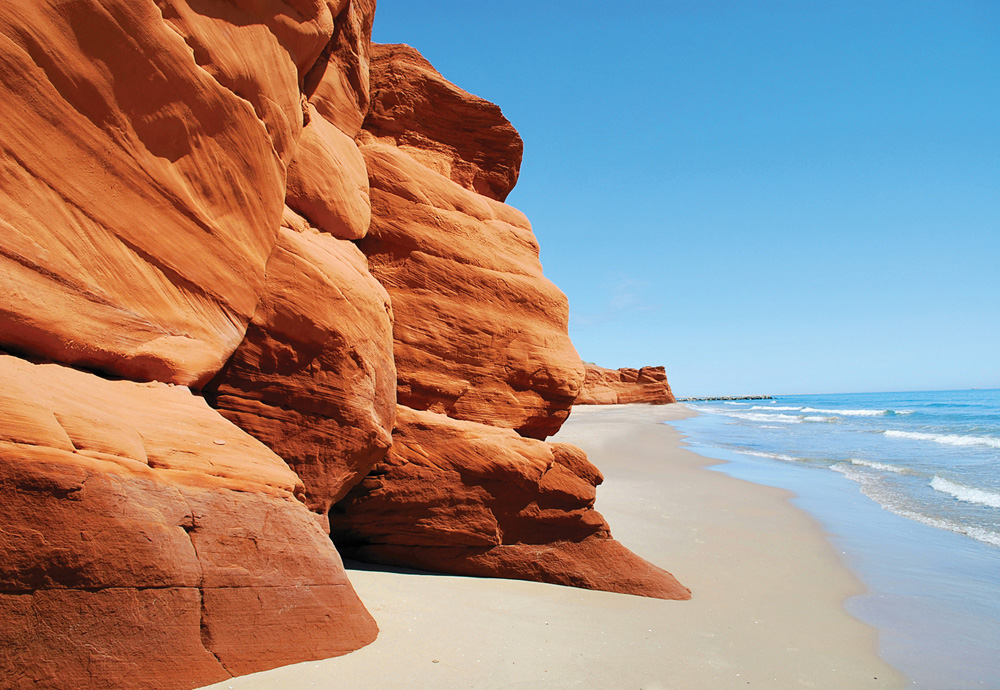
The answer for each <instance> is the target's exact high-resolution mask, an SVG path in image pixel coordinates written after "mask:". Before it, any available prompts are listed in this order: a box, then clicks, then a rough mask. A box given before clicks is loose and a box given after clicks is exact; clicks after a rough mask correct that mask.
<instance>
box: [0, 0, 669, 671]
mask: <svg viewBox="0 0 1000 690" xmlns="http://www.w3.org/2000/svg"><path fill="white" fill-rule="evenodd" d="M373 14H374V1H369V2H364V1H361V2H359V1H354V0H352V1H351V2H348V1H347V0H287V1H285V2H280V1H279V0H275V1H274V2H269V3H259V2H250V1H246V0H139V1H133V0H128V1H126V0H79V1H78V2H73V3H64V2H56V0H41V1H39V0H30V1H29V0H13V2H7V3H4V4H3V5H2V6H0V118H2V119H3V121H4V123H5V133H4V137H2V140H0V147H2V149H3V154H2V155H0V350H2V352H0V380H2V381H3V383H4V385H3V386H2V390H0V476H2V481H0V494H2V502H3V505H4V511H3V515H2V516H0V520H2V525H0V552H2V553H3V555H4V558H3V559H2V560H3V563H2V564H0V640H2V642H0V677H3V678H4V679H5V681H6V682H7V685H9V686H10V687H15V688H22V687H23V688H27V687H33V688H34V687H52V688H55V687H60V688H61V687H81V688H86V687H108V686H113V687H120V688H130V687H136V688H138V687H143V688H149V687H161V688H184V687H193V686H197V685H202V684H205V683H209V682H212V681H215V680H220V679H223V678H226V677H227V676H230V675H236V674H242V673H249V672H252V671H257V670H262V669H264V668H270V667H273V666H277V665H281V664H287V663H294V662H298V661H304V660H307V659H314V658H320V657H327V656H332V655H335V654H342V653H346V652H349V651H351V650H353V649H356V648H358V647H359V646H362V645H364V644H367V643H368V642H370V641H371V640H372V639H373V638H374V636H375V634H376V633H377V630H376V628H375V624H374V622H373V620H372V619H371V617H370V616H369V615H368V613H367V611H365V609H364V606H363V605H362V604H361V602H360V601H359V600H358V598H357V597H356V595H355V594H354V591H353V589H352V588H351V586H350V583H349V582H348V581H347V578H346V575H345V573H344V570H343V567H342V565H341V562H340V558H339V555H338V553H337V551H336V550H335V549H334V546H333V543H332V542H331V541H330V539H329V537H328V530H329V529H330V528H331V527H332V530H333V534H334V535H335V537H336V538H337V540H338V541H340V542H341V543H342V544H343V545H344V547H345V548H350V549H351V552H352V553H353V554H355V555H359V556H362V557H366V558H370V559H373V560H380V561H384V562H393V563H405V564H412V565H417V566H420V567H423V568H431V569H441V570H447V571H450V572H463V573H473V574H479V575H498V576H503V577H521V578H528V579H537V580H544V581H549V582H559V583H564V584H573V585H577V586H585V587H593V588H598V589H609V590H613V591H626V592H633V593H639V594H646V595H649V596H660V597H676V598H683V597H686V596H687V595H688V594H687V590H685V589H684V588H683V587H681V586H680V585H679V584H677V583H676V581H675V580H673V578H672V577H671V576H670V575H669V574H668V573H666V572H664V571H662V570H660V569H658V568H655V567H654V566H651V565H650V564H648V563H645V562H644V561H642V560H641V559H639V558H638V557H636V556H634V555H633V554H631V553H629V552H628V551H627V550H625V549H624V548H623V547H621V546H620V545H619V544H617V542H615V541H614V540H613V539H611V538H610V533H609V530H608V526H607V524H606V523H605V521H604V520H603V518H602V517H601V516H600V515H599V514H598V513H596V512H595V511H594V510H593V504H594V496H595V487H596V485H597V484H599V483H600V473H599V472H598V471H597V469H596V468H594V467H593V466H591V465H590V464H589V463H588V462H587V460H586V458H585V457H584V455H583V453H582V452H581V451H580V450H579V449H575V448H572V447H569V446H565V445H561V444H547V443H545V442H544V440H543V439H544V438H545V437H546V436H548V435H550V434H552V433H554V432H555V431H556V430H557V429H558V428H559V426H560V425H561V423H562V421H563V420H565V418H566V416H567V414H568V413H569V409H570V405H571V404H572V403H573V401H574V399H576V398H577V395H578V394H579V392H580V389H581V386H582V384H583V382H584V368H583V365H582V363H581V362H580V360H579V357H578V356H577V354H576V352H575V350H574V349H573V346H572V344H571V343H570V341H569V338H568V336H567V334H566V319H567V305H566V298H565V297H564V296H563V295H562V293H561V292H559V290H558V289H556V288H555V286H553V285H552V284H551V283H550V282H549V281H548V280H547V279H546V278H545V277H544V276H543V274H542V270H541V266H540V264H539V262H538V246H537V243H536V241H535V238H534V235H533V234H532V232H531V227H530V225H529V223H528V221H527V220H526V219H525V218H524V216H523V215H522V214H521V213H519V212H518V211H516V210H515V209H513V208H511V207H509V206H507V205H505V204H503V203H502V201H503V199H504V198H505V197H506V195H507V193H508V192H509V191H510V189H511V187H512V186H513V185H514V183H515V181H516V179H517V174H518V167H519V165H520V155H521V141H520V138H519V137H518V135H517V132H516V131H515V130H514V129H513V127H511V125H510V123H508V122H507V121H506V119H504V118H503V116H502V115H501V113H500V111H499V108H497V107H496V106H494V105H492V104H490V103H487V102H485V101H482V100H481V99H478V98H476V97H474V96H471V95H470V94H467V93H465V92H464V91H462V90H461V89H459V88H458V87H456V86H454V85H452V84H450V83H449V82H447V81H446V80H445V79H444V78H443V77H441V75H439V74H438V73H437V72H436V71H435V70H434V69H433V68H432V67H431V66H430V65H429V64H428V63H427V62H426V61H425V60H424V59H423V58H422V57H420V56H419V55H418V54H417V53H416V51H413V50H412V49H410V48H407V47H405V46H373V45H371V43H370V33H371V26H372V17H373ZM331 518H332V520H331ZM331 522H332V525H331ZM140 670H141V672H138V671H140Z"/></svg>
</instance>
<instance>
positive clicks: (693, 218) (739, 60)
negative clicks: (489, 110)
mask: <svg viewBox="0 0 1000 690" xmlns="http://www.w3.org/2000/svg"><path fill="white" fill-rule="evenodd" d="M374 39H375V40H376V41H378V42H383V43H408V44H410V45H412V46H414V47H415V48H417V49H418V50H420V51H421V52H422V53H423V54H424V56H425V57H427V58H428V59H429V60H430V61H431V62H432V63H433V64H434V66H435V67H436V68H437V69H438V70H439V71H440V72H441V73H442V74H443V75H444V76H445V77H447V78H448V79H450V80H451V81H453V82H454V83H456V84H458V85H459V86H461V87H462V88H464V89H466V90H468V91H470V92H472V93H475V94H477V95H479V96H482V97H483V98H486V99H488V100H491V101H493V102H494V103H497V104H498V105H499V106H500V107H501V108H502V109H503V112H504V114H505V115H506V116H507V117H508V118H509V119H510V121H511V122H512V123H513V124H514V126H515V127H516V128H517V129H518V131H519V132H520V133H521V136H522V138H523V139H524V144H525V153H524V160H523V164H522V167H521V176H520V179H519V181H518V185H517V187H516V188H515V189H514V191H513V192H512V193H511V195H510V197H509V198H508V200H507V201H508V202H509V203H511V204H512V205H514V206H516V207H517V208H519V209H521V210H522V211H524V212H525V213H526V214H527V216H528V218H529V219H530V220H531V222H532V225H533V227H534V230H535V234H536V235H537V236H538V239H539V242H540V243H541V247H542V255H541V258H542V265H543V266H544V269H545V272H546V275H547V276H548V277H549V278H551V279H552V280H553V281H554V282H555V283H556V284H557V285H558V286H559V287H560V288H561V289H562V290H563V291H564V292H566V294H567V295H568V296H569V300H570V335H571V336H572V338H573V342H574V343H575V345H576V347H577V350H578V351H579V352H580V355H581V357H583V359H585V360H588V361H593V362H597V363H598V364H600V365H602V366H607V367H622V366H634V367H638V366H642V365H646V364H663V365H665V366H666V368H667V374H668V377H669V378H670V381H671V384H672V385H673V387H674V390H675V391H676V392H677V394H678V395H680V396H685V395H713V394H752V393H753V394H755V393H770V394H781V393H834V392H861V391H895V390H921V389H948V388H969V387H981V388H996V387H1000V2H996V1H995V0H952V1H945V0H940V1H936V2H927V1H924V0H878V1H876V2H872V1H871V0H857V1H846V0H843V1H837V0H830V1H824V0H783V1H779V0H773V1H772V0H758V1H742V0H728V1H724V0H663V1H662V2H625V3H618V4H615V3H612V4H608V3H605V2H600V3H599V2H593V1H591V0H573V1H571V0H554V1H545V0H540V1H538V2H525V1H522V2H513V3H507V4H504V5H494V4H484V3H475V2H469V1H468V0H464V1H462V2H459V1H457V0H455V1H452V0H441V1H434V0H432V1H431V2H422V3H416V2H413V1H412V0H379V2H378V10H377V12H376V16H375V29H374Z"/></svg>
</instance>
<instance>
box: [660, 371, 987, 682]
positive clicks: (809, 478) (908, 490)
mask: <svg viewBox="0 0 1000 690" xmlns="http://www.w3.org/2000/svg"><path fill="white" fill-rule="evenodd" d="M686 404H687V406H688V407H690V408H691V409H693V410H695V411H697V412H699V413H700V414H699V415H698V416H696V417H692V418H690V419H686V420H681V421H678V422H673V423H672V424H673V426H675V427H676V428H677V429H678V430H679V431H681V432H682V433H683V434H685V436H686V437H687V439H686V444H687V445H688V446H689V447H690V448H691V449H692V450H694V451H695V452H697V453H699V454H701V455H704V456H707V457H712V458H716V459H719V460H722V461H725V462H724V463H723V464H720V465H717V466H716V467H714V468H713V469H717V470H719V471H722V472H725V473H727V474H730V475H733V476H736V477H740V478H742V479H746V480H749V481H753V482H757V483H760V484H768V485H771V486H780V487H783V488H786V489H789V490H791V491H792V492H793V493H794V494H795V496H796V497H795V499H794V502H795V503H796V504H797V505H798V506H800V507H801V508H803V509H804V510H806V511H807V512H809V513H811V514H812V515H813V516H814V517H815V518H816V520H817V521H818V522H819V524H820V525H821V526H822V527H823V528H824V530H825V531H826V532H827V533H828V534H829V535H830V539H831V542H832V543H833V545H834V547H835V548H836V549H837V550H838V552H839V553H840V554H841V557H842V559H843V561H844V562H845V564H846V565H847V566H848V567H850V568H852V569H853V570H854V571H855V572H856V573H857V574H858V576H859V578H860V579H861V581H862V582H863V583H864V585H865V586H866V588H867V589H868V593H866V594H864V595H862V596H859V597H855V598H854V599H852V600H850V601H849V602H848V604H847V606H848V609H849V610H850V611H851V613H852V614H854V615H855V616H857V617H858V618H860V619H862V620H864V621H865V622H867V623H869V624H871V625H873V626H875V627H876V628H877V629H878V630H879V639H880V653H881V654H882V656H883V657H884V658H885V659H886V660H887V661H889V662H890V663H892V664H893V665H895V666H896V667H897V668H899V669H900V670H901V671H902V672H903V673H904V674H906V675H907V676H909V677H910V678H911V680H912V683H913V685H912V687H918V688H923V689H927V690H938V689H940V690H964V689H965V688H994V689H1000V390H966V391H931V392H907V393H859V394H840V395H799V396H777V397H776V398H775V399H774V400H753V401H727V402H721V401H720V402H699V403H686Z"/></svg>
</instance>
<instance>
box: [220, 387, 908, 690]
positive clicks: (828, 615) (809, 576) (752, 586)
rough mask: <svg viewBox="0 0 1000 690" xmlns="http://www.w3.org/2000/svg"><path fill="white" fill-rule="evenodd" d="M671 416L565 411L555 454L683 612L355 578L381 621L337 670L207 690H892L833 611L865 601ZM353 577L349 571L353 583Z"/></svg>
mask: <svg viewBox="0 0 1000 690" xmlns="http://www.w3.org/2000/svg"><path fill="white" fill-rule="evenodd" d="M686 414H689V412H688V411H687V410H686V409H685V408H684V407H683V406H681V405H668V406H661V407H651V406H643V405H618V406H612V407H583V408H575V409H574V411H573V414H572V416H571V417H570V420H569V421H568V422H567V424H566V425H565V427H564V428H563V431H561V432H560V433H559V435H558V436H557V437H556V440H559V441H565V442H570V443H576V444H577V445H579V446H581V447H582V448H583V449H584V450H586V451H587V453H588V454H589V455H590V458H591V460H592V461H593V462H594V463H595V464H596V465H597V466H598V467H600V468H601V470H602V471H603V472H604V474H605V478H606V479H605V484H604V485H603V486H602V487H601V488H600V489H599V491H598V497H597V508H598V509H599V510H600V511H601V512H603V513H604V514H605V516H606V517H607V518H608V521H609V522H610V524H611V526H612V530H613V532H614V535H615V536H616V537H617V538H618V539H619V540H620V541H621V542H623V543H624V544H625V545H626V546H628V547H629V548H631V549H632V550H633V551H635V552H636V553H638V554H639V555H641V556H643V557H645V558H646V559H647V560H650V561H652V562H653V563H656V564H657V565H660V566H662V567H664V568H666V569H668V570H670V571H671V572H673V573H674V574H675V575H676V576H677V577H678V578H679V579H680V580H681V582H683V583H684V584H686V585H687V586H688V587H690V588H691V589H692V591H693V599H692V600H691V601H687V602H674V601H659V600H653V599H645V598H641V597H633V596H628V595H622V594H609V593H606V592H591V591H583V590H575V589H571V588H567V587H558V586H554V585H545V584H538V583H531V582H519V581H513V580H489V579H477V578H466V577H452V576H445V575H432V574H426V573H414V572H386V571H378V570H367V569H363V566H358V565H356V564H349V567H352V568H354V569H351V570H349V573H348V574H349V575H350V577H351V580H352V582H353V583H354V586H355V588H356V589H357V591H358V593H359V594H360V596H361V598H362V599H363V600H364V601H365V603H366V604H367V606H368V608H369V610H370V611H371V612H372V614H373V615H374V616H375V618H376V620H377V621H378V624H379V627H380V629H381V633H380V635H379V638H378V640H376V641H375V643H373V644H372V645H370V646H368V647H366V648H365V649H362V650H360V651H358V652H355V653H353V654H350V655H348V656H345V657H340V658H336V659H329V660H326V661H319V662H308V663H304V664H297V665H295V666H288V667H284V668H280V669H275V670H273V671H267V672H264V673H258V674H254V675H252V676H245V677H242V678H237V679H233V680H229V681H224V682H222V683H218V684H216V685H213V686H210V687H212V688H222V689H227V688H233V689H234V690H251V689H253V690H264V689H265V688H266V689H267V690H271V689H274V688H281V689H282V690H299V689H306V688H310V689H311V688H321V689H333V688H350V689H353V688H380V689H385V688H390V689H391V688H588V689H591V688H595V689H600V688H608V689H611V688H614V689H618V688H636V689H638V688H644V689H646V690H653V689H656V688H670V689H675V688H676V689H683V690H698V689H701V688H705V689H709V688H710V689H712V690H717V689H720V688H722V689H726V688H748V687H756V688H767V689H768V690H780V689H782V688H819V689H822V690H837V689H844V690H858V689H862V688H899V687H903V685H904V683H905V681H904V679H903V678H902V677H901V676H900V675H899V674H898V673H897V672H896V671H895V670H894V669H892V668H891V667H889V666H888V665H887V664H886V663H885V662H883V661H882V660H881V659H879V657H878V656H877V654H876V637H875V631H874V630H873V629H871V628H869V627H868V626H866V625H864V624H862V623H860V622H859V621H857V620H855V619H854V618H852V617H850V616H849V615H848V614H847V613H846V612H845V611H844V609H843V606H842V604H843V601H844V599H846V598H847V597H850V596H852V595H854V594H857V593H859V592H860V591H861V586H860V584H859V583H858V581H857V580H856V579H855V578H854V576H853V575H852V574H851V573H850V571H848V570H847V569H846V568H845V567H844V566H843V565H842V564H841V562H840V561H839V560H838V557H837V554H836V553H835V552H834V551H833V549H832V547H831V546H830V544H829V543H828V542H827V541H826V539H825V538H824V536H823V533H822V532H821V531H820V529H819V527H818V526H817V525H816V524H815V523H814V522H813V521H812V520H811V518H809V517H808V516H807V515H806V514H805V513H803V512H801V511H800V510H798V509H797V508H795V507H794V506H792V505H791V504H790V503H789V501H788V497H789V494H788V493H787V492H785V491H782V490H779V489H773V488H769V487H763V486H758V485H756V484H750V483H747V482H744V481H741V480H738V479H733V478H731V477H728V476H726V475H724V474H721V473H718V472H712V471H708V470H706V469H704V468H705V466H706V465H708V464H711V463H713V462H714V461H712V460H708V459H705V458H702V457H701V456H698V455H695V454H693V453H691V452H688V451H686V450H683V449H681V448H680V447H679V434H678V433H677V432H676V431H674V430H673V428H671V427H669V426H667V425H664V424H659V423H657V422H659V421H660V420H666V419H676V418H679V417H683V416H685V415H686ZM359 568H361V569H359Z"/></svg>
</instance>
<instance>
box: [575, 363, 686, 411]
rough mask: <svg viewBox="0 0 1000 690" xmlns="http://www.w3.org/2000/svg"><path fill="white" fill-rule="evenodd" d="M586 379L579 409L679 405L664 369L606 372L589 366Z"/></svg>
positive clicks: (581, 392) (578, 399)
mask: <svg viewBox="0 0 1000 690" xmlns="http://www.w3.org/2000/svg"><path fill="white" fill-rule="evenodd" d="M585 366H586V368H587V376H586V378H585V379H584V382H583V388H581V389H580V395H579V396H577V398H576V403H575V404H577V405H622V404H625V403H650V404H653V405H666V404H668V403H672V402H677V400H676V399H675V398H674V393H673V391H672V390H670V384H669V383H668V382H667V373H666V371H665V370H664V368H663V367H643V368H642V369H628V368H625V369H605V368H604V367H599V366H597V365H596V364H591V363H590V362H587V363H586V365H585Z"/></svg>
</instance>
